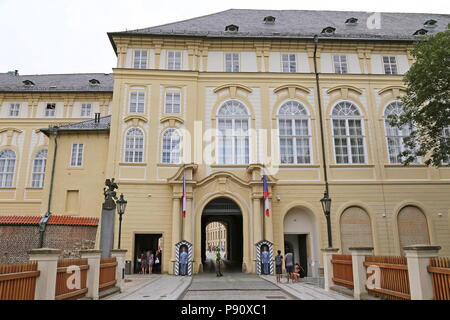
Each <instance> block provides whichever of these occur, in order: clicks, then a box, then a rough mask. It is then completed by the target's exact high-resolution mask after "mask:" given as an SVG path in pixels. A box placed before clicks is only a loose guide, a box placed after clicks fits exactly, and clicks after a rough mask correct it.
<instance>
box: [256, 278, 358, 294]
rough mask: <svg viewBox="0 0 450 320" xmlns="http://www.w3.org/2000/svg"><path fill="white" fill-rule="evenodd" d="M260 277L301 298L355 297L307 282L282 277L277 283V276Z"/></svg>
mask: <svg viewBox="0 0 450 320" xmlns="http://www.w3.org/2000/svg"><path fill="white" fill-rule="evenodd" d="M260 277H261V279H264V280H266V281H267V282H270V283H272V284H274V285H276V286H278V287H279V288H280V289H283V290H284V291H285V292H288V293H289V294H291V295H293V296H295V297H296V298H297V299H300V300H353V298H351V297H348V296H346V295H343V294H340V293H337V292H333V291H331V292H329V291H325V289H323V288H321V287H319V286H317V285H313V284H311V283H307V282H297V283H292V282H290V283H285V281H286V280H285V279H282V280H281V281H282V282H281V283H276V279H275V276H260Z"/></svg>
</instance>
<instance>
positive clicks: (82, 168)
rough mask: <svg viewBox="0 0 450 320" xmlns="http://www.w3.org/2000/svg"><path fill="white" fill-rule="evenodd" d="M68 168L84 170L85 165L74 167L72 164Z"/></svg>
mask: <svg viewBox="0 0 450 320" xmlns="http://www.w3.org/2000/svg"><path fill="white" fill-rule="evenodd" d="M67 170H84V166H81V167H75V166H74V167H72V166H68V167H67Z"/></svg>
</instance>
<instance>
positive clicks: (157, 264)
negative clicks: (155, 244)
mask: <svg viewBox="0 0 450 320" xmlns="http://www.w3.org/2000/svg"><path fill="white" fill-rule="evenodd" d="M154 269H155V273H161V249H158V250H157V251H156V254H155V267H154Z"/></svg>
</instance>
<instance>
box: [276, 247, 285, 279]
mask: <svg viewBox="0 0 450 320" xmlns="http://www.w3.org/2000/svg"><path fill="white" fill-rule="evenodd" d="M277 253H278V254H277V255H276V256H275V275H276V278H277V283H280V282H281V273H282V272H283V270H282V269H283V256H282V255H281V250H278V251H277Z"/></svg>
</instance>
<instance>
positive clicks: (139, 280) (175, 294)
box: [105, 274, 192, 300]
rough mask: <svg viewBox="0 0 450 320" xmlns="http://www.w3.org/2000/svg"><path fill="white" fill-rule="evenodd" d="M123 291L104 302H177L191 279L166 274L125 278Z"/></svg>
mask: <svg viewBox="0 0 450 320" xmlns="http://www.w3.org/2000/svg"><path fill="white" fill-rule="evenodd" d="M125 280H128V281H126V282H125V287H124V291H123V292H122V293H119V294H116V295H113V296H110V297H108V298H106V299H105V300H177V299H178V298H179V297H180V295H181V294H182V293H183V292H184V291H185V290H186V288H187V287H189V285H190V284H191V281H192V277H177V276H171V275H167V274H163V275H161V274H154V275H130V276H126V277H125Z"/></svg>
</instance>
